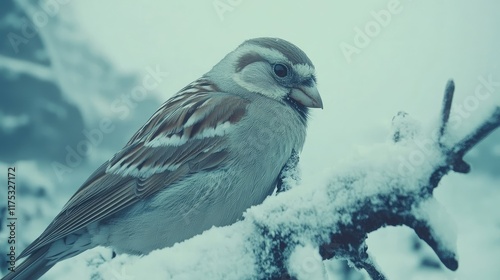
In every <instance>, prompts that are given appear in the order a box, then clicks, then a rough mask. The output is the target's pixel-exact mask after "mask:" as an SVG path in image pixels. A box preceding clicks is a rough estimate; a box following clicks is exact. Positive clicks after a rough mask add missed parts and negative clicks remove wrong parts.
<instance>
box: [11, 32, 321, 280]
mask: <svg viewBox="0 0 500 280" xmlns="http://www.w3.org/2000/svg"><path fill="white" fill-rule="evenodd" d="M309 108H323V102H322V100H321V97H320V94H319V92H318V90H317V88H316V77H315V68H314V66H313V63H312V62H311V60H310V59H309V58H308V57H307V55H306V54H305V53H304V52H303V51H302V50H301V49H299V48H298V47H297V46H295V45H293V44H292V43H290V42H288V41H285V40H283V39H277V38H255V39H250V40H247V41H245V42H243V43H242V44H241V45H239V46H238V47H237V48H236V49H235V50H234V51H232V52H230V53H229V54H227V55H226V56H225V57H224V58H223V59H222V60H221V61H220V62H219V63H217V64H216V65H215V66H214V67H213V68H212V69H211V70H210V71H209V72H208V73H206V74H205V75H203V76H202V77H201V78H199V79H197V80H195V81H194V82H192V83H191V84H189V85H187V86H186V87H184V88H183V89H181V90H180V91H179V92H178V93H177V94H175V95H174V96H173V97H171V98H170V99H168V100H167V101H166V102H165V103H163V104H162V105H161V106H160V108H159V109H158V110H157V111H156V112H155V113H154V114H153V115H152V116H151V118H150V119H149V120H148V121H147V122H146V123H145V124H144V125H143V126H142V127H141V128H140V129H139V130H138V131H137V132H136V133H135V134H134V135H133V136H132V138H131V139H130V140H129V141H128V143H127V144H126V145H125V147H123V148H122V149H121V150H120V151H118V152H117V153H116V154H115V155H114V156H113V157H112V158H111V159H110V160H108V161H107V162H105V163H104V164H103V165H101V166H100V167H99V168H98V169H97V170H96V171H95V172H94V173H93V174H92V175H90V177H89V178H88V179H87V180H86V181H85V182H84V183H83V185H82V186H81V187H80V188H79V189H78V191H77V192H76V193H75V194H74V195H73V196H72V197H71V198H70V200H69V201H68V202H67V203H66V205H65V206H64V207H63V209H62V210H61V212H60V213H59V214H58V215H57V216H56V217H55V218H54V220H53V221H52V222H51V223H50V224H49V226H48V227H47V228H46V229H45V231H44V232H43V233H42V234H41V235H40V236H39V237H38V238H37V239H36V240H35V241H34V242H33V243H31V244H30V245H29V246H28V247H27V248H26V249H25V250H24V251H23V252H22V253H21V254H20V255H19V258H26V259H25V260H24V261H23V262H22V263H21V264H20V265H19V266H18V267H17V268H16V269H15V272H11V273H9V274H7V275H6V276H5V277H4V278H3V279H4V280H11V279H16V280H20V279H30V280H32V279H38V278H39V277H40V276H42V275H43V274H44V273H45V272H47V271H48V270H49V269H50V268H51V267H52V266H54V265H55V264H56V263H57V262H60V261H62V260H65V259H67V258H70V257H73V256H75V255H78V254H80V253H81V252H83V251H85V250H88V249H91V248H93V247H96V246H106V247H111V248H112V249H113V250H114V251H115V252H117V253H127V254H135V255H144V254H148V253H149V252H151V251H152V250H155V249H160V248H165V247H169V246H172V245H173V244H174V243H176V242H181V241H183V240H186V239H189V238H191V237H193V236H195V235H197V234H200V233H202V232H203V231H205V230H207V229H210V228H211V227H212V226H225V225H229V224H232V223H234V222H236V221H237V220H238V219H241V218H242V214H243V213H244V211H245V210H246V209H248V208H249V207H250V206H253V205H257V204H260V203H261V202H262V201H263V200H264V199H265V198H266V197H267V196H268V195H270V194H272V193H273V191H274V189H275V188H276V185H277V183H278V181H279V176H280V172H281V170H282V169H283V167H284V166H285V165H286V164H287V161H288V160H289V159H290V158H291V157H293V155H294V153H297V152H300V151H301V150H302V147H303V145H304V141H305V137H306V128H307V119H308V110H309Z"/></svg>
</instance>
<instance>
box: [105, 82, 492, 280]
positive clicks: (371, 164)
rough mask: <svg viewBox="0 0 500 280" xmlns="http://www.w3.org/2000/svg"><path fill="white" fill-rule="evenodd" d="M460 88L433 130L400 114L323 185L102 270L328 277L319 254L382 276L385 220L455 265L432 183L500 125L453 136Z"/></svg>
mask: <svg viewBox="0 0 500 280" xmlns="http://www.w3.org/2000/svg"><path fill="white" fill-rule="evenodd" d="M453 92H454V84H453V82H451V81H450V82H449V83H448V85H447V87H446V91H445V98H444V102H443V107H442V112H441V117H440V121H438V123H437V124H436V126H435V127H434V128H433V129H431V130H430V131H431V132H429V131H423V130H422V129H420V126H419V124H418V123H417V122H416V121H414V120H412V119H411V118H410V117H409V116H408V115H407V114H406V113H399V114H398V115H397V116H396V117H395V118H394V119H393V137H392V139H393V140H394V141H393V142H388V143H383V144H378V145H374V146H373V147H372V150H371V151H369V152H367V153H366V154H364V155H363V156H362V157H359V158H356V159H353V160H351V161H349V162H343V163H342V165H341V166H339V167H335V168H334V169H333V171H332V174H331V177H330V179H329V180H328V181H326V182H325V183H324V184H321V185H317V186H300V185H299V186H297V187H294V188H292V189H290V190H288V191H284V192H280V193H278V195H276V196H272V197H269V198H268V199H266V201H264V203H263V204H261V205H259V206H256V207H252V208H251V209H249V210H248V211H247V212H246V213H245V215H244V219H243V220H242V221H239V222H237V223H235V224H233V225H231V226H228V227H223V228H212V229H211V230H209V231H206V232H205V233H203V234H202V235H199V236H196V237H194V238H192V239H190V240H187V241H185V242H182V243H180V244H176V245H175V246H173V247H171V248H166V249H163V250H157V251H154V252H152V253H151V254H149V255H148V256H144V257H130V256H125V255H121V256H118V257H116V258H114V259H113V260H112V261H110V262H108V263H105V264H103V265H102V266H100V267H99V268H98V269H97V271H96V275H95V276H96V278H99V277H101V278H103V279H108V278H110V277H111V276H113V277H118V278H120V279H131V280H132V279H142V277H141V276H142V275H144V273H146V272H147V273H148V275H153V276H149V278H150V279H290V278H292V279H294V278H295V279H326V272H325V270H324V267H323V265H322V260H323V259H331V258H336V259H347V260H349V261H350V262H351V263H352V264H354V265H355V266H356V267H358V268H360V269H365V270H366V271H367V272H368V274H369V275H370V276H371V277H372V278H374V279H385V277H384V275H383V273H382V272H381V271H380V270H379V269H378V268H377V265H376V264H375V262H374V261H373V260H372V259H371V258H370V256H369V255H368V253H367V245H366V243H365V241H366V238H367V234H368V233H370V232H372V231H375V230H377V229H379V228H381V227H384V226H388V225H405V226H408V227H410V228H412V229H414V230H415V232H416V234H417V235H418V236H419V237H420V238H421V239H422V240H424V241H425V242H426V243H427V244H429V245H430V247H431V248H432V249H433V250H434V251H435V252H436V254H437V255H438V257H439V258H440V260H441V262H442V263H443V264H444V265H445V266H446V267H447V268H449V269H451V270H456V269H457V267H458V261H457V256H456V231H455V230H454V224H453V222H452V221H451V218H450V217H449V216H448V215H447V214H446V212H445V211H444V209H442V207H441V206H440V204H439V203H438V202H437V200H435V199H434V197H433V190H434V189H435V188H436V187H437V186H438V184H439V182H440V180H441V178H442V177H443V176H444V175H445V174H447V173H448V172H449V171H455V172H461V173H467V172H468V171H469V170H470V167H469V165H468V164H467V163H465V161H464V160H463V156H464V154H465V153H466V152H467V151H469V150H470V149H471V148H472V147H474V146H475V145H476V144H477V143H478V142H480V141H481V140H482V139H483V138H484V137H486V136H487V135H488V134H489V133H491V132H492V131H493V130H494V129H496V128H498V126H500V108H498V107H497V108H496V110H494V112H492V114H491V116H490V117H489V118H488V119H486V120H485V121H484V123H483V124H482V125H480V126H479V127H478V128H477V129H476V130H474V131H472V132H471V133H470V134H469V135H468V136H466V137H465V138H463V139H461V140H459V141H455V142H453V143H450V142H451V141H452V140H450V139H452V138H453V137H448V136H449V135H448V134H449V133H448V132H447V123H448V118H449V114H450V108H451V104H452V99H453ZM291 176H292V175H291ZM292 181H293V180H292ZM281 182H282V183H286V180H281ZM281 189H283V190H286V189H287V188H286V187H283V186H282V187H281ZM186 226H188V225H186ZM153 271H154V273H152V272H153Z"/></svg>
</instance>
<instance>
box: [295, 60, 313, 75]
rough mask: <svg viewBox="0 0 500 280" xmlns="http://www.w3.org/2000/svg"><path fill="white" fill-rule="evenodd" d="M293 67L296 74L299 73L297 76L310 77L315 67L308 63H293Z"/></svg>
mask: <svg viewBox="0 0 500 280" xmlns="http://www.w3.org/2000/svg"><path fill="white" fill-rule="evenodd" d="M292 67H293V69H295V72H297V74H299V76H301V77H310V76H314V74H315V72H316V71H315V69H314V68H313V67H312V66H311V65H308V64H303V63H301V64H295V65H293V66H292Z"/></svg>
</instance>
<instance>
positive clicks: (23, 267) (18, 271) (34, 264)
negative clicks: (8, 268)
mask: <svg viewBox="0 0 500 280" xmlns="http://www.w3.org/2000/svg"><path fill="white" fill-rule="evenodd" d="M49 247H50V245H46V246H44V247H42V248H40V249H38V250H37V251H35V252H34V253H33V254H31V255H30V256H28V257H27V258H26V260H24V261H23V262H22V263H21V264H20V265H19V266H17V267H15V270H14V271H13V272H10V273H9V274H7V275H5V276H4V278H2V280H33V279H38V278H40V277H41V276H42V275H43V274H44V273H45V272H47V271H48V270H49V269H50V268H51V267H53V266H54V265H55V264H56V263H57V262H53V261H50V259H47V258H46V255H47V252H48V250H49Z"/></svg>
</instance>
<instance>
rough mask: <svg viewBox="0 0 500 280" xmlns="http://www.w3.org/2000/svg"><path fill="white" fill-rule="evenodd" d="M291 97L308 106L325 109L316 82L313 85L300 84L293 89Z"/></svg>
mask: <svg viewBox="0 0 500 280" xmlns="http://www.w3.org/2000/svg"><path fill="white" fill-rule="evenodd" d="M290 97H291V98H293V99H294V100H295V101H297V102H299V103H300V104H302V105H304V106H306V107H310V108H321V109H323V101H322V100H321V96H320V95H319V92H318V89H317V88H316V85H314V84H313V85H312V86H299V87H296V88H294V89H292V92H291V93H290Z"/></svg>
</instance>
